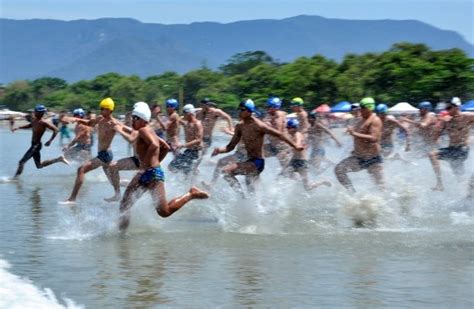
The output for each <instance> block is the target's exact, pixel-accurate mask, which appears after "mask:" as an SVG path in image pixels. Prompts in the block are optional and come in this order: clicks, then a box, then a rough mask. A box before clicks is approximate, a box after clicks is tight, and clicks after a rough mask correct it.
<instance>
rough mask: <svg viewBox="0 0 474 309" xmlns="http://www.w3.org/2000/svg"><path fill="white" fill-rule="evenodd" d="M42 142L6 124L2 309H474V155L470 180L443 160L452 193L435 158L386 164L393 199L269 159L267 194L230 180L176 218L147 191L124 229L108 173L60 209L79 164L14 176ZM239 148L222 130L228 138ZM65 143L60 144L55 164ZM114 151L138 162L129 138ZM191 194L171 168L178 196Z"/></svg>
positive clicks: (170, 181) (204, 170)
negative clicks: (163, 213) (438, 174)
mask: <svg viewBox="0 0 474 309" xmlns="http://www.w3.org/2000/svg"><path fill="white" fill-rule="evenodd" d="M47 134H48V133H47ZM48 137H49V136H48ZM341 138H342V140H343V141H344V144H345V146H344V147H343V148H340V149H339V148H336V147H335V146H334V144H331V143H329V144H328V147H327V149H326V152H327V155H328V157H329V158H331V160H333V161H335V162H338V161H339V160H341V159H342V158H344V157H346V156H348V153H349V151H350V150H351V148H352V141H351V139H350V138H349V137H348V136H342V135H341ZM30 139H31V133H30V132H29V131H17V132H15V133H14V134H13V133H10V132H9V131H7V130H0V148H1V151H0V155H1V156H0V161H1V163H2V164H0V199H1V207H0V264H1V267H0V307H2V308H3V307H7V308H28V307H30V308H42V307H44V308H54V307H55V306H56V307H60V306H64V307H70V308H74V307H85V308H110V307H113V308H131V307H133V308H143V307H145V308H149V307H193V308H203V307H204V308H216V307H219V308H234V307H276V308H288V307H331V308H334V307H358V308H374V307H397V308H398V307H417V308H418V307H425V308H427V307H429V308H432V307H441V308H460V307H466V308H467V307H471V308H472V307H473V306H474V301H473V299H474V297H473V292H474V262H473V261H474V250H473V248H474V239H473V235H474V233H473V232H474V216H473V207H474V206H473V205H472V204H473V202H472V200H470V201H469V200H467V199H466V195H467V182H468V179H469V177H470V175H472V173H473V163H474V159H473V155H472V152H471V155H470V157H469V158H468V160H467V161H466V171H467V172H466V175H465V176H464V177H462V178H461V179H457V178H456V177H455V176H454V175H453V174H452V172H451V170H450V168H449V166H448V165H447V164H446V163H445V162H443V163H442V173H443V179H444V181H445V186H446V190H445V191H444V192H432V191H431V190H430V187H432V186H433V185H434V183H435V179H434V174H433V171H432V169H431V166H430V163H429V160H428V159H426V158H423V159H416V160H415V161H413V163H404V162H400V161H387V162H385V163H384V168H385V178H386V182H387V187H388V190H387V192H385V193H380V192H378V191H377V190H376V188H375V186H374V185H373V183H372V181H371V179H370V178H369V176H368V174H367V173H366V172H360V173H353V174H350V177H351V179H352V180H353V181H354V185H355V187H356V189H357V191H358V193H357V194H355V195H353V196H351V195H349V194H347V192H346V191H345V190H344V189H343V188H342V187H341V186H340V185H338V184H337V183H336V180H335V177H334V173H333V169H332V168H331V167H330V168H328V169H327V170H326V171H325V172H324V173H322V174H321V175H316V174H315V173H312V174H311V178H312V179H313V180H321V179H327V180H329V181H331V182H333V186H332V187H330V188H327V187H320V188H317V189H316V190H315V191H313V192H310V193H308V192H305V191H304V190H303V189H302V187H301V184H300V183H299V182H298V181H297V180H288V179H282V178H279V177H277V173H278V163H277V162H276V160H275V159H274V158H269V159H268V160H267V162H266V169H265V171H264V172H263V174H262V177H261V180H260V183H259V185H258V188H259V190H258V192H257V194H256V195H255V196H253V197H250V198H248V199H245V200H244V199H241V198H240V197H239V196H238V195H237V194H235V193H234V192H233V191H232V190H231V189H230V188H229V186H228V185H227V184H226V183H225V182H224V181H223V180H219V182H218V183H217V184H216V185H215V187H214V188H213V190H212V191H211V192H210V193H211V195H212V196H211V198H210V199H208V200H197V201H192V202H191V203H189V204H187V205H186V206H184V208H182V209H181V210H180V211H179V212H177V213H175V214H174V215H173V216H172V217H170V218H166V219H163V218H160V217H158V216H157V215H156V213H155V211H154V208H153V205H151V199H150V198H149V197H148V196H144V197H143V198H142V199H140V200H138V201H137V203H136V205H135V206H134V208H133V211H132V219H131V220H132V221H131V226H130V228H129V230H128V231H127V233H126V234H120V233H119V232H118V231H117V218H118V215H119V212H118V203H107V202H105V201H104V200H103V198H105V197H110V196H111V195H112V194H113V191H112V187H111V186H110V184H109V183H108V182H107V179H106V177H105V175H104V174H103V172H102V170H100V169H97V170H95V171H93V172H91V173H89V174H87V176H86V181H85V184H84V186H83V187H82V190H81V192H80V194H79V197H78V203H77V205H76V206H67V205H60V204H58V202H59V201H63V200H65V199H66V198H67V197H68V196H69V194H70V192H71V190H72V186H73V183H74V179H75V173H76V169H77V167H78V165H77V164H73V165H72V166H66V165H63V164H55V165H53V166H50V167H47V168H44V169H42V170H37V169H36V168H35V167H34V163H33V161H29V162H28V163H27V165H26V167H25V170H24V173H23V175H22V176H21V180H20V181H18V182H10V181H9V180H8V178H9V177H10V176H12V175H13V174H14V172H15V170H16V167H17V162H18V160H19V159H20V158H21V156H22V155H23V154H24V152H25V151H26V150H27V149H28V147H29V144H30ZM45 140H46V139H45ZM227 140H228V138H227V137H225V136H223V135H221V134H219V133H218V134H217V137H216V141H215V144H216V145H218V146H219V145H224V144H225V143H226V142H227ZM398 148H399V149H401V148H402V147H398ZM60 149H61V147H60V145H59V140H57V141H55V142H54V144H53V145H52V146H51V147H43V151H42V156H43V158H44V159H46V158H51V157H55V156H57V155H59V153H60ZM113 151H114V155H115V158H122V157H125V156H128V155H129V153H128V151H129V149H128V146H127V145H126V143H125V142H124V141H123V140H122V138H121V137H119V136H117V137H116V139H115V141H114V144H113ZM94 152H95V150H94ZM402 156H406V155H405V154H404V153H402ZM221 157H223V156H220V157H217V158H210V157H209V155H207V156H206V157H205V159H204V161H203V163H202V166H201V168H200V175H199V177H198V181H200V180H209V179H210V177H211V172H212V169H213V167H214V165H215V163H216V161H217V159H219V158H221ZM169 160H170V158H167V159H166V160H165V164H164V166H166V164H167V162H168V161H169ZM165 171H167V170H166V169H165ZM133 174H134V173H133V172H122V173H121V175H122V178H123V179H130V178H131V176H132V175H133ZM189 186H190V184H189V182H187V181H186V180H184V179H183V178H182V177H180V176H179V175H171V174H170V173H167V181H166V190H167V196H168V199H171V198H173V197H175V196H177V195H180V194H182V193H184V192H185V191H186V190H188V188H189ZM356 223H363V224H366V225H365V226H364V227H357V226H356ZM8 265H9V266H8ZM7 296H8V298H7ZM15 300H23V301H29V303H19V302H15ZM2 301H3V302H2ZM7 301H9V302H7ZM15 306H16V307H15Z"/></svg>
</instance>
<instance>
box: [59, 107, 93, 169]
mask: <svg viewBox="0 0 474 309" xmlns="http://www.w3.org/2000/svg"><path fill="white" fill-rule="evenodd" d="M72 115H73V116H74V117H76V118H79V119H84V116H85V112H84V110H83V109H82V108H76V109H75V110H74V111H73V112H72ZM74 133H75V136H74V138H73V140H72V141H71V142H70V143H69V144H67V145H66V146H65V147H64V148H63V152H64V157H66V158H67V159H81V160H84V159H87V160H88V159H89V158H90V154H91V147H92V139H91V135H92V128H91V127H89V126H87V125H85V124H83V123H77V124H76V127H75V128H74Z"/></svg>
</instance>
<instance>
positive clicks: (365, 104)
mask: <svg viewBox="0 0 474 309" xmlns="http://www.w3.org/2000/svg"><path fill="white" fill-rule="evenodd" d="M360 107H362V108H367V109H370V110H371V111H373V110H374V109H375V100H374V99H372V98H371V97H367V98H363V99H362V100H360Z"/></svg>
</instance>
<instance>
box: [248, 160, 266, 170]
mask: <svg viewBox="0 0 474 309" xmlns="http://www.w3.org/2000/svg"><path fill="white" fill-rule="evenodd" d="M247 162H252V163H253V164H255V167H256V168H257V171H258V173H261V172H263V169H264V168H265V160H264V159H260V158H257V159H248V160H247Z"/></svg>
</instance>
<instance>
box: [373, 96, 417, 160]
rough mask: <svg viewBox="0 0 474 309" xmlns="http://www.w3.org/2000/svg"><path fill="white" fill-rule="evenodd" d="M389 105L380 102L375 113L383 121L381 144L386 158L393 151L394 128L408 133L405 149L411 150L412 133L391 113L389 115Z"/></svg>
mask: <svg viewBox="0 0 474 309" xmlns="http://www.w3.org/2000/svg"><path fill="white" fill-rule="evenodd" d="M387 112H388V106H387V105H385V104H383V103H382V104H378V105H377V106H376V107H375V113H376V114H377V116H378V117H379V118H380V120H381V121H382V138H381V140H380V146H381V147H382V154H383V156H384V158H387V157H388V156H390V155H391V154H392V152H393V148H394V145H393V138H392V135H393V130H395V128H396V127H398V128H400V129H401V130H402V131H403V132H405V134H406V147H405V151H410V135H409V133H408V130H407V129H406V128H405V127H404V126H403V125H402V124H401V123H400V122H399V121H398V120H397V119H395V117H393V116H391V115H387Z"/></svg>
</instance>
